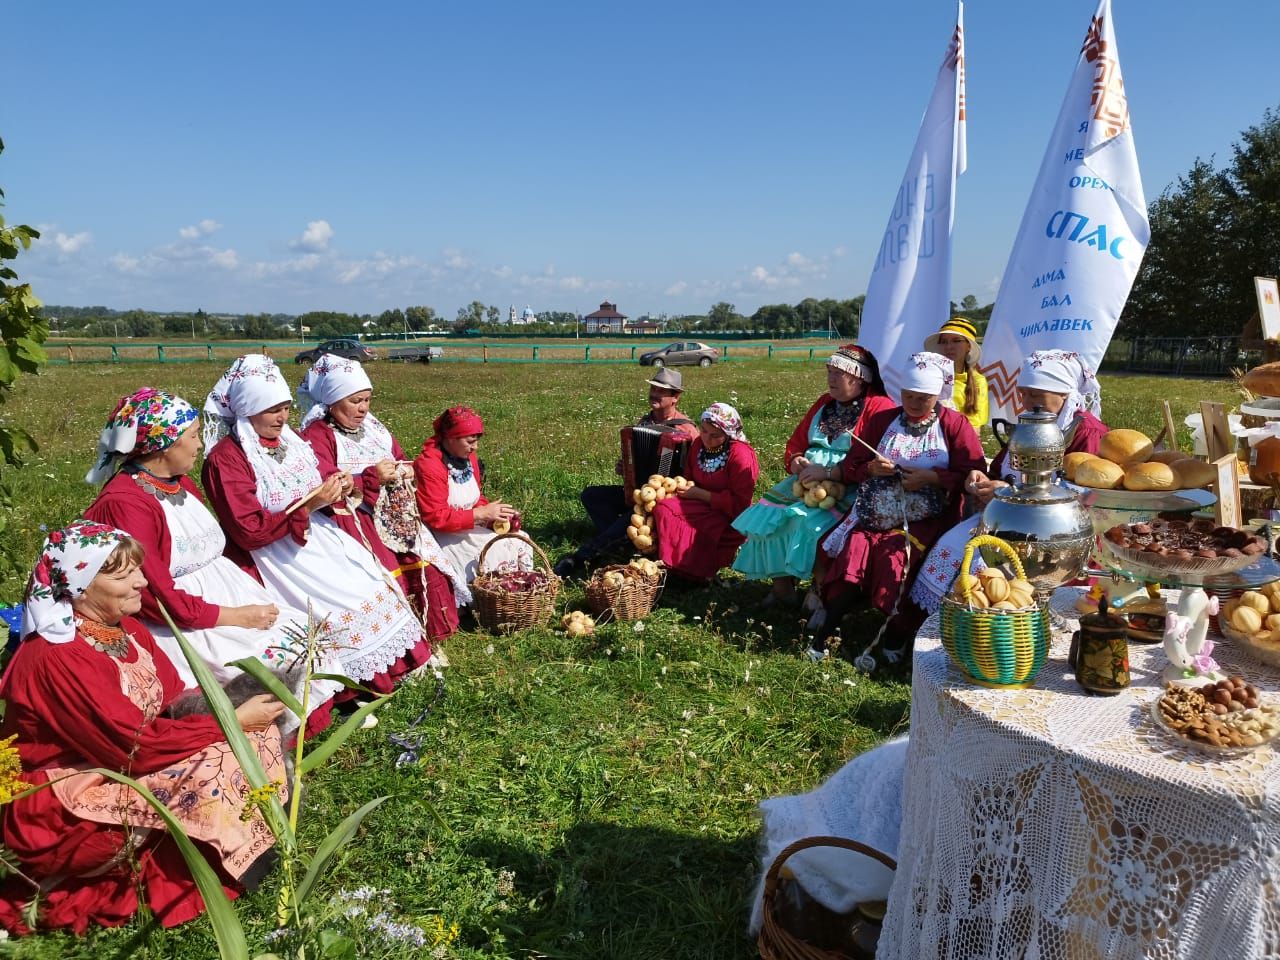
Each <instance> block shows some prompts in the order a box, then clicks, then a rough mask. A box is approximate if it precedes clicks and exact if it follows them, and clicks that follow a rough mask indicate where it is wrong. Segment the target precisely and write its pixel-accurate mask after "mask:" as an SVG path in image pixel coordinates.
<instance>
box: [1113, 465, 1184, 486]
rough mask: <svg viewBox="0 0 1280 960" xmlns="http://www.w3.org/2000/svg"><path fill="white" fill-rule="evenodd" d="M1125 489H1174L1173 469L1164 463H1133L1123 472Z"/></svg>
mask: <svg viewBox="0 0 1280 960" xmlns="http://www.w3.org/2000/svg"><path fill="white" fill-rule="evenodd" d="M1124 488H1125V489H1126V490H1176V489H1177V484H1176V481H1175V478H1174V474H1173V469H1172V468H1171V467H1170V466H1169V465H1168V464H1165V463H1135V464H1134V465H1133V466H1132V467H1130V468H1129V469H1128V470H1126V471H1125V472H1124Z"/></svg>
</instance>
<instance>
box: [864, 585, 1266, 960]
mask: <svg viewBox="0 0 1280 960" xmlns="http://www.w3.org/2000/svg"><path fill="white" fill-rule="evenodd" d="M1170 592H1172V591H1170ZM1078 595H1079V594H1078V591H1076V590H1059V591H1058V594H1057V595H1056V596H1055V598H1054V599H1055V604H1054V606H1055V608H1056V609H1058V610H1059V611H1060V612H1063V613H1066V614H1067V615H1068V616H1074V613H1073V612H1070V613H1068V611H1070V610H1071V609H1072V608H1071V606H1070V605H1071V604H1072V603H1073V602H1074V600H1075V598H1076V596H1078ZM1071 626H1072V628H1073V629H1074V627H1075V623H1074V621H1073V622H1072V623H1071ZM939 630H940V628H939V621H938V617H937V616H936V615H935V616H933V617H931V618H930V619H929V620H928V621H927V622H926V623H925V625H924V626H923V627H922V628H921V631H920V635H919V637H918V638H917V640H916V647H915V667H914V674H913V678H912V688H911V745H910V748H909V750H908V754H907V770H906V780H905V787H904V794H905V795H904V799H903V822H902V833H901V837H902V839H901V843H900V845H899V848H898V871H897V874H896V876H895V879H894V885H893V890H892V893H891V894H890V898H889V914H888V916H887V917H886V918H885V922H884V932H883V934H882V937H881V940H880V948H879V953H878V954H877V956H879V957H882V958H895V960H896V958H902V960H907V958H917V957H928V958H930V960H933V958H937V960H944V958H946V960H975V958H984V960H997V958H1001V960H1004V958H1010V960H1012V958H1019V960H1032V958H1037V960H1038V958H1053V960H1092V958H1098V960H1102V958H1107V960H1123V958H1133V957H1185V958H1188V960H1226V958H1231V960H1235V958H1255V957H1257V958H1261V957H1269V958H1277V957H1280V752H1277V750H1276V748H1275V747H1273V746H1266V747H1263V748H1261V749H1260V750H1256V751H1253V752H1251V753H1248V754H1246V755H1244V756H1240V757H1232V758H1229V759H1228V758H1222V757H1216V756H1209V755H1206V754H1204V753H1200V752H1198V751H1196V750H1194V749H1193V748H1189V747H1184V746H1182V745H1180V744H1179V743H1178V742H1177V741H1176V740H1175V739H1174V738H1173V736H1172V735H1171V734H1169V733H1167V732H1165V731H1164V730H1162V729H1161V728H1159V727H1157V726H1156V724H1155V721H1154V720H1153V719H1152V717H1151V714H1150V712H1149V711H1150V705H1151V701H1152V700H1153V699H1154V698H1155V697H1156V696H1158V695H1159V693H1160V690H1161V685H1160V681H1159V672H1160V670H1161V669H1162V668H1163V667H1164V665H1165V663H1166V661H1165V658H1164V656H1163V651H1162V650H1161V647H1160V645H1159V644H1154V645H1138V644H1130V646H1129V659H1130V665H1131V674H1132V680H1133V685H1132V686H1131V687H1130V688H1129V689H1128V690H1126V691H1124V692H1123V693H1120V694H1118V695H1116V696H1111V697H1104V696H1094V695H1090V694H1088V693H1086V692H1085V691H1084V690H1083V689H1081V688H1080V687H1079V686H1078V685H1077V684H1076V682H1075V679H1074V676H1073V675H1072V674H1071V673H1070V671H1069V670H1068V669H1067V664H1066V658H1067V650H1068V646H1069V643H1070V636H1069V635H1068V634H1061V635H1056V636H1055V637H1054V641H1053V646H1052V649H1051V650H1050V653H1049V659H1048V661H1047V662H1046V663H1045V666H1044V669H1043V670H1041V672H1040V673H1039V675H1038V676H1037V677H1036V680H1035V686H1034V687H1032V688H1030V689H1026V690H991V689H987V688H984V687H979V686H976V685H974V684H971V683H969V682H968V681H966V680H965V679H964V678H963V677H962V675H961V674H960V672H959V671H958V669H957V668H956V667H955V666H954V665H953V664H952V662H951V660H950V658H949V657H948V656H947V654H946V651H945V650H943V648H942V644H941V640H940V639H939ZM1214 655H1215V657H1216V658H1217V659H1218V661H1219V663H1220V664H1222V666H1223V669H1224V670H1226V671H1227V672H1228V673H1233V674H1234V673H1239V674H1242V675H1243V676H1245V677H1246V678H1248V679H1249V680H1251V681H1252V682H1254V683H1255V684H1256V685H1257V686H1258V687H1259V688H1261V689H1263V690H1266V691H1271V692H1273V693H1275V692H1276V691H1280V672H1277V671H1276V670H1274V669H1272V668H1268V667H1264V666H1262V665H1261V664H1258V663H1257V662H1255V661H1253V660H1252V659H1250V658H1249V657H1248V655H1247V654H1244V653H1239V654H1238V653H1236V652H1235V651H1233V650H1231V649H1230V646H1229V641H1223V640H1219V641H1218V646H1217V649H1216V650H1215V651H1214Z"/></svg>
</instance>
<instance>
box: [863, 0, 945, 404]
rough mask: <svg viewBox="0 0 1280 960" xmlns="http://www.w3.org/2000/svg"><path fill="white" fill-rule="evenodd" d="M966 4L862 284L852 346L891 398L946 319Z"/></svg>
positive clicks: (896, 394) (895, 397)
mask: <svg viewBox="0 0 1280 960" xmlns="http://www.w3.org/2000/svg"><path fill="white" fill-rule="evenodd" d="M964 114H965V102H964V3H963V2H962V3H960V5H959V9H958V11H957V13H956V28H955V32H954V33H953V34H952V36H951V42H950V44H948V46H947V54H946V56H945V57H944V58H943V61H942V66H941V67H940V68H939V70H938V79H937V81H936V82H935V83H934V87H933V96H932V97H931V98H930V100H929V108H928V109H927V110H926V111H925V114H924V120H922V121H921V123H920V133H919V134H918V135H917V136H916V146H915V149H914V150H913V151H912V152H911V162H910V163H908V164H907V172H906V174H905V175H904V176H903V178H902V184H901V186H899V187H898V195H897V197H896V198H895V199H894V203H893V211H892V213H890V215H889V225H888V226H887V227H886V228H885V231H884V236H883V237H882V238H881V240H880V251H879V253H878V254H877V255H876V264H875V267H874V268H873V269H872V271H871V282H870V283H868V284H867V299H866V302H865V303H864V304H863V308H862V323H861V325H860V327H859V330H858V342H859V343H860V344H862V345H863V346H864V347H866V348H867V349H868V350H870V351H871V352H872V353H874V354H875V356H876V359H877V360H879V361H880V372H881V374H883V376H884V381H885V386H887V387H888V389H889V396H891V397H893V398H894V399H895V400H896V399H897V396H898V392H899V390H900V389H901V386H902V376H901V371H902V370H903V369H905V367H906V362H907V358H908V357H910V356H911V354H913V353H915V352H917V351H919V350H923V349H924V338H925V337H927V336H928V335H929V334H931V333H935V332H936V331H937V329H938V328H939V327H940V326H942V325H943V324H944V323H945V322H946V321H947V320H948V319H949V312H950V309H951V228H952V226H953V225H954V223H955V187H956V178H957V177H959V176H960V174H962V173H964V169H965V164H966V150H965V132H964V131H965V119H964Z"/></svg>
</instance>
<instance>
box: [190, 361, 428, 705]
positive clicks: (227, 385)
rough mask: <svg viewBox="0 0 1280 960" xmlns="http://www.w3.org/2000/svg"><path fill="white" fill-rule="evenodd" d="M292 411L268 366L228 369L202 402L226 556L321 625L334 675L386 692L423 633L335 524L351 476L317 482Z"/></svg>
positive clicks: (207, 475)
mask: <svg viewBox="0 0 1280 960" xmlns="http://www.w3.org/2000/svg"><path fill="white" fill-rule="evenodd" d="M292 403H293V397H292V393H291V391H290V389H289V384H288V383H287V382H286V381H285V378H284V374H282V373H281V372H280V368H279V367H277V366H276V364H275V362H274V361H273V360H271V358H270V357H265V356H261V355H258V354H250V355H249V356H244V357H240V358H239V359H238V360H236V362H235V363H233V364H232V365H231V367H230V368H229V369H228V370H227V372H226V373H225V374H223V376H222V379H221V380H219V381H218V383H217V385H216V386H215V387H214V388H213V391H212V392H211V393H210V394H209V398H208V400H207V401H206V402H205V408H204V409H205V417H206V422H205V446H206V448H207V449H208V453H207V454H206V456H205V461H204V469H203V472H202V473H201V477H202V479H203V481H204V489H205V491H206V493H207V494H208V496H209V500H210V502H211V504H212V506H213V510H214V512H215V513H216V514H217V515H218V519H219V520H221V521H222V527H223V529H224V530H226V532H227V536H228V537H229V538H230V542H229V544H228V547H227V553H228V555H229V556H231V557H232V559H233V560H237V561H238V562H239V563H241V565H242V566H244V567H245V568H246V569H256V571H257V573H258V575H259V576H260V577H261V578H262V581H263V583H265V584H266V585H267V587H268V588H269V589H271V590H273V591H274V592H275V593H277V594H278V595H279V596H280V597H281V598H282V599H284V601H285V602H286V603H288V604H290V605H291V606H294V607H297V608H299V609H302V610H306V609H307V608H308V605H310V607H311V609H313V610H314V613H315V616H316V618H317V619H321V618H326V619H325V623H326V627H325V630H326V634H327V638H328V639H329V640H330V641H331V643H332V646H333V647H334V649H335V651H336V653H337V658H338V661H339V663H340V664H341V667H342V671H341V672H342V673H343V675H345V676H347V677H349V678H350V679H352V680H355V681H358V682H360V683H361V684H363V685H365V686H368V687H371V688H372V689H374V690H376V691H377V692H379V693H386V692H390V691H391V690H392V689H393V688H394V679H393V678H392V677H390V676H388V669H389V668H391V667H392V666H393V665H394V664H396V662H397V661H400V660H402V658H403V657H404V655H405V653H406V652H408V651H411V650H413V649H415V648H416V647H417V646H418V644H419V643H421V642H422V625H421V623H419V622H418V618H417V615H416V614H415V612H414V610H413V608H412V607H411V606H410V604H409V601H408V599H407V598H406V597H405V595H404V591H402V590H401V589H400V585H399V584H398V583H397V582H396V580H395V578H394V577H393V576H392V575H391V574H390V572H389V571H387V570H386V569H385V568H384V567H383V566H382V565H381V564H380V563H379V562H378V561H377V559H375V557H374V556H373V554H372V553H371V552H370V551H369V549H368V548H367V547H365V546H364V545H363V544H362V543H360V542H359V541H358V540H356V539H355V538H354V537H352V536H350V535H348V534H346V533H344V532H343V531H342V530H341V529H340V528H339V527H338V525H337V523H336V522H335V521H334V519H333V511H334V509H335V506H336V507H337V508H342V505H343V504H344V503H345V499H346V497H347V495H349V494H350V493H351V492H352V490H353V488H354V484H353V482H352V480H351V475H350V474H347V473H344V472H341V471H339V472H335V473H332V474H330V475H329V476H328V477H326V478H322V477H321V475H320V468H319V464H318V463H317V461H316V455H315V452H314V451H313V450H312V449H311V447H310V446H309V445H308V444H307V443H306V441H304V440H303V439H302V438H301V437H299V436H298V435H297V434H296V433H295V432H294V431H293V429H292V428H291V427H290V426H289V409H290V407H291V406H292ZM290 508H292V509H290Z"/></svg>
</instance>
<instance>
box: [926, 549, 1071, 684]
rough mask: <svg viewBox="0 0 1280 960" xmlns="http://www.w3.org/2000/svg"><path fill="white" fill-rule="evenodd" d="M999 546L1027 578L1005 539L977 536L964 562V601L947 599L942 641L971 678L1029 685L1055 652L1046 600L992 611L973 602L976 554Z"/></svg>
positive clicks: (960, 581) (958, 579)
mask: <svg viewBox="0 0 1280 960" xmlns="http://www.w3.org/2000/svg"><path fill="white" fill-rule="evenodd" d="M980 547H994V548H995V549H997V550H1000V551H1001V552H1003V553H1004V554H1005V556H1006V557H1008V558H1009V560H1010V561H1011V562H1012V564H1013V569H1014V572H1015V573H1017V575H1018V577H1019V579H1022V578H1025V576H1026V574H1025V573H1024V572H1023V569H1022V561H1021V560H1019V559H1018V555H1017V554H1016V553H1015V552H1014V550H1013V548H1012V547H1011V546H1009V544H1007V543H1005V542H1004V541H1003V540H1001V539H1000V538H999V537H991V536H987V535H985V534H984V535H982V536H977V537H974V538H973V539H972V540H970V541H969V543H968V544H967V545H966V546H965V548H964V559H963V560H961V561H960V575H959V576H957V577H956V582H957V583H958V584H959V585H960V592H961V596H962V598H963V599H956V598H954V597H950V596H948V597H944V598H943V600H942V645H943V646H944V647H945V648H946V650H947V653H949V654H950V655H951V659H952V660H954V661H955V662H956V665H957V666H959V667H960V669H961V671H962V672H963V673H964V675H965V676H966V677H968V678H969V679H970V680H972V681H973V682H974V683H977V684H981V685H982V686H984V687H1010V688H1018V687H1029V686H1031V682H1032V680H1034V679H1035V675H1036V674H1037V673H1039V672H1040V668H1041V667H1043V666H1044V661H1045V657H1046V656H1048V653H1049V611H1048V610H1047V609H1046V608H1045V607H1044V606H1043V605H1042V604H1039V603H1037V604H1035V605H1034V606H1030V607H1023V608H1022V609H1021V610H992V609H990V608H980V607H975V606H973V601H972V594H971V586H972V582H973V581H972V579H971V578H969V577H967V576H964V575H965V574H967V573H968V572H969V565H970V564H971V563H972V562H973V552H974V550H976V549H978V548H980Z"/></svg>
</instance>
